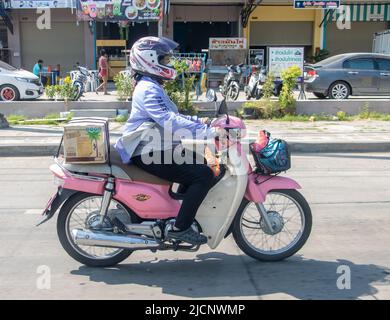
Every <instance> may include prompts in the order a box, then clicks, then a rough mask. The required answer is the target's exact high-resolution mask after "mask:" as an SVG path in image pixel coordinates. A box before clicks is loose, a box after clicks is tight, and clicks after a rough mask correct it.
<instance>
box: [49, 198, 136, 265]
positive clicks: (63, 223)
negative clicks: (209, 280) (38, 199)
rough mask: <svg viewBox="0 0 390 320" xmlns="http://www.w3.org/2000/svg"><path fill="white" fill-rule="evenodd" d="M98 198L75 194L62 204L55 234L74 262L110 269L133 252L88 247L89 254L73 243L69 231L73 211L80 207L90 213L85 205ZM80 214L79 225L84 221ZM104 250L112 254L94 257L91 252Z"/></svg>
mask: <svg viewBox="0 0 390 320" xmlns="http://www.w3.org/2000/svg"><path fill="white" fill-rule="evenodd" d="M99 198H102V196H99V195H93V194H89V193H84V192H79V193H76V194H74V195H73V196H72V197H70V198H69V199H68V200H67V201H66V202H65V203H64V205H63V206H62V208H61V210H60V213H59V214H58V219H57V234H58V238H59V240H60V243H61V245H62V247H63V248H64V250H65V251H66V252H67V253H68V254H69V255H70V256H71V257H72V258H73V259H75V260H76V261H78V262H80V263H82V264H84V265H86V266H89V267H111V266H114V265H116V264H118V263H120V262H122V261H123V260H125V259H127V258H128V257H129V256H130V255H131V254H132V252H133V251H132V250H127V249H113V248H98V247H89V249H88V250H90V249H91V248H92V250H91V252H88V251H86V250H87V248H81V247H80V246H78V245H77V244H76V243H75V242H74V241H73V239H72V235H71V230H70V229H71V227H70V224H71V222H70V219H71V215H72V214H73V213H74V212H75V210H76V209H77V208H79V207H80V209H84V210H89V211H91V206H89V208H88V209H87V208H86V205H85V203H86V202H87V201H88V200H91V199H92V200H94V199H99ZM83 203H84V208H81V205H82V204H83ZM113 204H115V202H112V203H111V206H112V205H113ZM117 205H119V206H120V208H121V210H125V211H126V213H127V214H128V215H129V217H131V214H130V212H129V211H128V210H127V209H126V207H125V206H123V205H121V204H120V203H117ZM96 209H98V206H96ZM95 211H96V210H95ZM80 214H83V212H82V210H81V211H80V212H79V214H78V215H77V219H78V221H79V222H80V224H81V222H84V221H83V216H80ZM88 214H91V212H88V213H87V214H86V215H88ZM76 222H77V221H76ZM104 249H106V250H108V251H113V252H112V254H111V255H107V257H99V256H96V257H95V256H94V254H93V252H97V251H99V250H100V251H101V250H104ZM94 250H96V251H94Z"/></svg>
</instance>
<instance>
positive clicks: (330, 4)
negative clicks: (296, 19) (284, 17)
mask: <svg viewBox="0 0 390 320" xmlns="http://www.w3.org/2000/svg"><path fill="white" fill-rule="evenodd" d="M339 7H340V0H334V1H329V0H324V1H302V0H294V8H295V9H337V8H339Z"/></svg>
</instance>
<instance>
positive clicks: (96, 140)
mask: <svg viewBox="0 0 390 320" xmlns="http://www.w3.org/2000/svg"><path fill="white" fill-rule="evenodd" d="M108 128H109V127H108V119H106V118H78V119H75V120H72V121H71V122H69V123H68V124H67V125H66V126H65V127H64V158H65V163H74V164H98V163H106V162H107V161H108V148H109V141H110V138H109V133H108Z"/></svg>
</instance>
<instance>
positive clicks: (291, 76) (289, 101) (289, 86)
mask: <svg viewBox="0 0 390 320" xmlns="http://www.w3.org/2000/svg"><path fill="white" fill-rule="evenodd" d="M301 74H302V72H301V69H300V68H299V67H298V66H292V67H290V68H288V69H286V70H284V71H283V72H282V74H281V78H282V81H283V86H282V91H281V92H280V96H279V103H280V107H281V108H282V109H283V113H284V114H294V113H295V111H296V108H295V99H294V95H293V90H294V88H295V87H296V85H297V79H298V77H300V76H301Z"/></svg>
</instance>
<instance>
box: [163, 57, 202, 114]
mask: <svg viewBox="0 0 390 320" xmlns="http://www.w3.org/2000/svg"><path fill="white" fill-rule="evenodd" d="M172 64H173V66H174V68H175V70H176V72H177V74H178V77H177V79H175V80H171V81H166V82H165V84H164V89H165V91H166V92H167V94H168V96H169V98H170V99H171V100H172V102H173V103H174V104H176V106H177V107H178V109H179V112H180V113H183V114H189V115H194V114H196V113H197V110H196V109H195V108H194V106H193V103H192V94H191V91H192V88H193V85H194V81H195V76H189V75H188V74H186V71H187V70H188V65H187V64H186V62H185V61H180V60H173V62H172Z"/></svg>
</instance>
